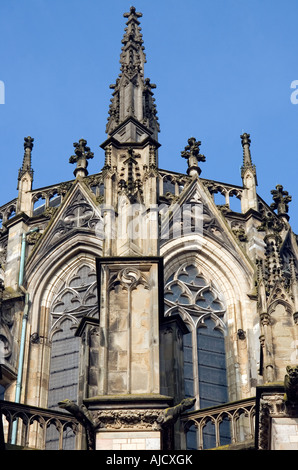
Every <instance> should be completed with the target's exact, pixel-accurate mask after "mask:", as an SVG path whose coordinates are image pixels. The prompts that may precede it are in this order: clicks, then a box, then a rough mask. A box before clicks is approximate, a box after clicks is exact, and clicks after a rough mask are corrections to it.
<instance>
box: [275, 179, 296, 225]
mask: <svg viewBox="0 0 298 470" xmlns="http://www.w3.org/2000/svg"><path fill="white" fill-rule="evenodd" d="M275 188H276V189H273V190H272V191H271V194H272V195H273V201H274V202H273V203H272V204H271V206H270V207H271V209H273V210H276V209H277V214H278V215H279V216H283V217H286V219H287V220H289V216H288V214H287V213H288V210H289V205H288V203H289V202H291V200H292V197H291V196H289V193H288V191H284V190H283V186H282V185H281V184H278V185H277V186H276V187H275Z"/></svg>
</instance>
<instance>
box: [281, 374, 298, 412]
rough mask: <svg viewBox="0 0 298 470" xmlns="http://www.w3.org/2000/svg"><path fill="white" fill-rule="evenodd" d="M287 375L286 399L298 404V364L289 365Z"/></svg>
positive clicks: (285, 382) (288, 401)
mask: <svg viewBox="0 0 298 470" xmlns="http://www.w3.org/2000/svg"><path fill="white" fill-rule="evenodd" d="M286 371H287V374H286V375H285V380H284V385H285V400H286V402H287V403H291V404H293V405H296V406H298V366H297V365H295V366H287V367H286Z"/></svg>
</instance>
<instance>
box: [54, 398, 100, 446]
mask: <svg viewBox="0 0 298 470" xmlns="http://www.w3.org/2000/svg"><path fill="white" fill-rule="evenodd" d="M58 405H59V407H60V408H62V409H65V410H67V411H68V412H69V413H71V414H72V415H73V416H74V417H75V418H76V419H77V420H78V421H79V423H80V424H81V425H82V426H83V428H84V429H85V432H86V441H87V450H95V426H94V422H93V418H92V415H91V413H90V412H89V410H88V409H87V408H86V406H85V405H83V404H82V405H77V404H76V403H74V402H73V401H71V400H69V399H66V400H63V401H60V402H59V403H58Z"/></svg>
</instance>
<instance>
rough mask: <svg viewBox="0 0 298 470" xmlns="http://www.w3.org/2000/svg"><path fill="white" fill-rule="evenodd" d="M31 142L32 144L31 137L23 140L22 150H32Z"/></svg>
mask: <svg viewBox="0 0 298 470" xmlns="http://www.w3.org/2000/svg"><path fill="white" fill-rule="evenodd" d="M33 142H34V139H33V137H30V136H28V137H25V138H24V149H25V151H26V150H32V149H33Z"/></svg>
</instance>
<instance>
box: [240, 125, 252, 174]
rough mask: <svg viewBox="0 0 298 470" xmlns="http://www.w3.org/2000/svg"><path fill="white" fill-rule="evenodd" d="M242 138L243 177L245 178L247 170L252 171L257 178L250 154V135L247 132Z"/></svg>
mask: <svg viewBox="0 0 298 470" xmlns="http://www.w3.org/2000/svg"><path fill="white" fill-rule="evenodd" d="M240 138H241V144H242V147H243V165H242V167H241V176H242V178H243V176H244V173H245V171H246V170H247V169H250V170H252V172H253V175H254V176H256V167H255V165H253V163H252V159H251V153H250V144H251V140H250V134H247V133H246V132H244V134H242V135H241V136H240Z"/></svg>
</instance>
